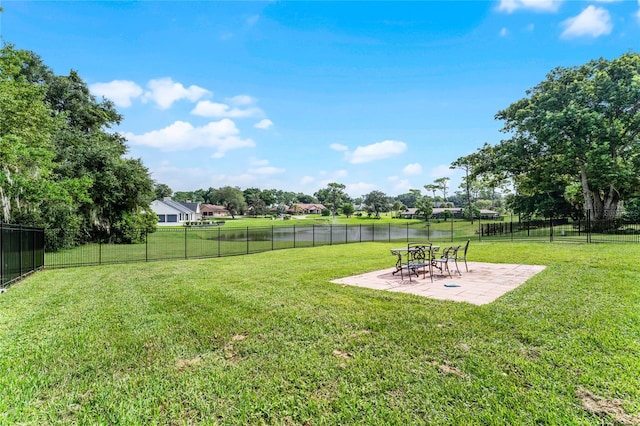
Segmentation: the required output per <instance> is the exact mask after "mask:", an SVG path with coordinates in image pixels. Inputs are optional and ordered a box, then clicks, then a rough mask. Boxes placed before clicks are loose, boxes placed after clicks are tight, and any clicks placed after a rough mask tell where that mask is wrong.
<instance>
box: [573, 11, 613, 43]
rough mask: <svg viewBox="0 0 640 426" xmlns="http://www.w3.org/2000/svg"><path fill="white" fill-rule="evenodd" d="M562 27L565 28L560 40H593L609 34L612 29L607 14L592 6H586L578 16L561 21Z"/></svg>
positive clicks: (609, 17)
mask: <svg viewBox="0 0 640 426" xmlns="http://www.w3.org/2000/svg"><path fill="white" fill-rule="evenodd" d="M562 25H563V26H564V27H565V30H564V31H563V32H562V35H561V37H562V38H574V37H582V36H589V37H593V38H595V37H600V36H601V35H606V34H609V33H611V29H612V28H613V24H612V23H611V16H610V15H609V12H608V11H607V10H606V9H603V8H601V7H595V6H593V5H590V6H587V8H586V9H585V10H583V11H582V12H581V13H580V14H579V15H578V16H574V17H573V18H569V19H567V20H565V21H563V23H562Z"/></svg>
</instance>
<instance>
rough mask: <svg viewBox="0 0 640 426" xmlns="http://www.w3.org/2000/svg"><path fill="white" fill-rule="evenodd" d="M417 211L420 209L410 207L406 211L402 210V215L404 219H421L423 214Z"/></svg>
mask: <svg viewBox="0 0 640 426" xmlns="http://www.w3.org/2000/svg"><path fill="white" fill-rule="evenodd" d="M417 211H418V209H416V208H414V207H411V208H408V209H406V210H405V211H403V212H400V217H401V218H403V219H421V218H422V216H420V215H419V214H418V213H417Z"/></svg>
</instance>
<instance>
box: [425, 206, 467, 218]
mask: <svg viewBox="0 0 640 426" xmlns="http://www.w3.org/2000/svg"><path fill="white" fill-rule="evenodd" d="M445 211H448V212H450V213H451V216H449V217H453V218H456V219H460V218H461V217H462V208H460V207H435V208H434V209H433V211H432V212H431V217H432V218H434V219H442V218H444V212H445Z"/></svg>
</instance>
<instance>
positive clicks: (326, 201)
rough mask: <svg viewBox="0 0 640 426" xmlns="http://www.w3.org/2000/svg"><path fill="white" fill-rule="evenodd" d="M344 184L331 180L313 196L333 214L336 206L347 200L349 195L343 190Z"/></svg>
mask: <svg viewBox="0 0 640 426" xmlns="http://www.w3.org/2000/svg"><path fill="white" fill-rule="evenodd" d="M345 189H346V185H343V184H341V183H336V182H332V183H329V184H328V185H327V187H326V188H323V189H320V190H318V191H317V192H316V193H315V194H314V196H315V197H316V198H317V199H318V201H320V203H322V204H323V205H324V206H325V207H326V208H328V209H329V210H331V214H333V215H335V214H336V213H337V211H338V208H339V207H340V206H341V205H342V204H343V203H345V202H349V201H350V199H349V196H348V195H347V194H346V193H345V192H344V190H345Z"/></svg>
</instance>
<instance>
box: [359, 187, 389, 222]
mask: <svg viewBox="0 0 640 426" xmlns="http://www.w3.org/2000/svg"><path fill="white" fill-rule="evenodd" d="M389 204H390V203H389V197H387V194H385V193H384V192H382V191H371V192H370V193H368V194H367V195H365V196H364V205H365V208H366V209H367V211H368V212H371V213H373V214H374V215H375V217H380V213H381V212H387V211H389Z"/></svg>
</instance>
